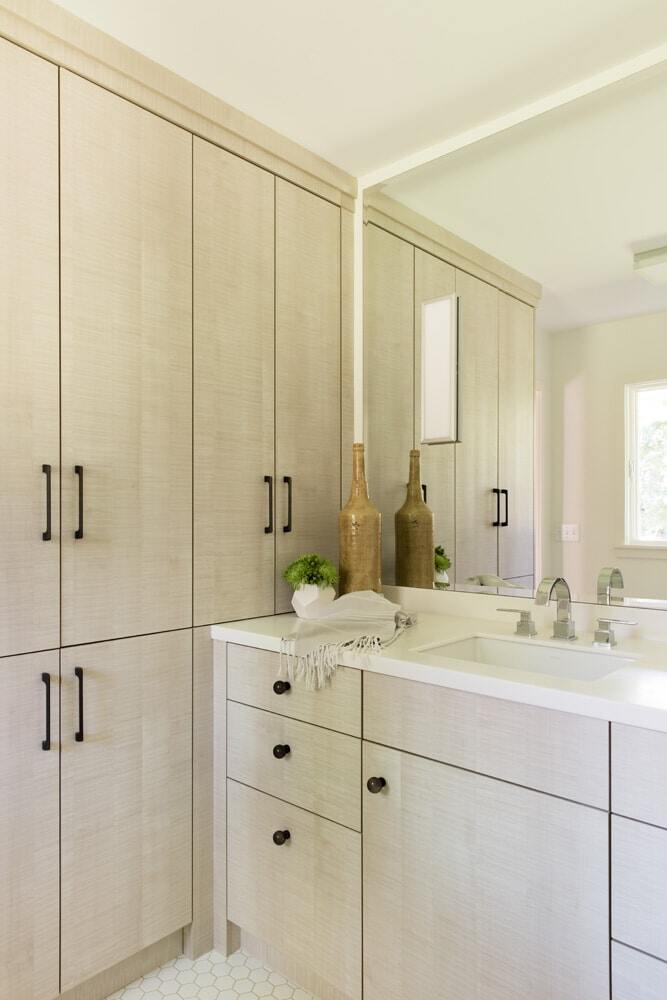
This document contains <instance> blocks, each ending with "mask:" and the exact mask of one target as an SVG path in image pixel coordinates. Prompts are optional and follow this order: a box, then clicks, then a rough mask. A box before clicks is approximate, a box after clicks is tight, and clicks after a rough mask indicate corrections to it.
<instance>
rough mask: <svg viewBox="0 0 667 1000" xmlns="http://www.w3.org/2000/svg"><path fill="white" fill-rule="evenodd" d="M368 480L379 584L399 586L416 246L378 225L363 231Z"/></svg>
mask: <svg viewBox="0 0 667 1000" xmlns="http://www.w3.org/2000/svg"><path fill="white" fill-rule="evenodd" d="M364 242H365V245H364V259H365V282H364V398H365V407H364V408H365V411H366V420H367V427H366V440H367V442H368V449H367V451H368V455H367V461H366V474H367V479H368V487H369V491H370V495H371V498H372V500H373V503H374V504H375V505H376V507H377V508H378V510H379V511H380V513H381V514H382V581H383V583H387V584H394V583H395V582H396V574H395V569H396V563H395V553H394V514H395V513H396V511H397V510H398V508H399V507H400V506H401V505H402V504H403V503H404V501H405V486H406V483H407V481H408V471H409V454H410V449H411V448H413V447H414V440H415V435H414V400H415V392H414V362H415V359H414V350H415V347H414V261H415V258H414V253H415V251H414V247H413V246H412V244H410V243H406V242H405V240H401V239H399V238H398V237H397V236H392V235H391V233H387V232H385V231H384V230H383V229H379V228H378V227H377V226H373V225H367V226H366V229H365V233H364Z"/></svg>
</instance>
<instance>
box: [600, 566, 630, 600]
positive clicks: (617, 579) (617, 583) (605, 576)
mask: <svg viewBox="0 0 667 1000" xmlns="http://www.w3.org/2000/svg"><path fill="white" fill-rule="evenodd" d="M623 586H624V584H623V574H622V573H621V571H620V569H619V568H618V567H617V566H603V567H602V569H601V570H600V572H599V573H598V604H611V602H612V594H611V589H612V587H614V588H616V589H617V590H622V589H623Z"/></svg>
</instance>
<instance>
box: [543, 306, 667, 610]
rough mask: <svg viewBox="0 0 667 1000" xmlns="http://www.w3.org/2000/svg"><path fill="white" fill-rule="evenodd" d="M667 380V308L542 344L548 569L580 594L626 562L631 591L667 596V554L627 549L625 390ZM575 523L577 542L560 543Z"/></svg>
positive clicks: (627, 585)
mask: <svg viewBox="0 0 667 1000" xmlns="http://www.w3.org/2000/svg"><path fill="white" fill-rule="evenodd" d="M658 378H667V313H664V312H663V313H656V314H653V315H649V316H637V317H633V318H631V319H624V320H617V321H614V322H611V323H600V324H596V325H595V326H588V327H583V328H581V329H577V330H570V331H568V332H565V333H553V334H543V333H540V334H539V336H538V340H537V362H536V382H537V384H538V386H539V384H540V383H541V384H543V385H544V394H545V419H544V466H545V483H544V487H545V489H544V495H545V504H544V506H543V517H544V531H543V571H544V573H545V575H552V574H558V575H563V576H565V577H566V579H567V580H568V582H569V583H570V586H571V588H572V591H573V595H575V594H576V596H577V597H578V598H579V599H582V600H586V599H590V598H591V597H592V596H593V595H594V593H595V583H596V575H597V571H598V569H599V568H600V567H602V566H605V565H614V566H619V567H620V569H621V571H622V573H623V576H624V578H625V595H626V596H634V597H654V598H655V597H660V598H667V552H665V551H664V550H663V551H662V552H660V551H655V550H652V551H651V552H649V553H647V554H644V553H642V554H641V557H638V556H637V553H636V550H635V552H631V551H629V550H625V549H624V547H623V541H624V504H625V478H624V465H625V430H624V386H625V384H626V383H629V382H641V381H645V380H649V379H658ZM563 523H564V524H578V525H579V532H580V535H579V538H580V540H579V541H578V542H567V543H562V542H558V541H556V535H555V532H556V531H557V530H558V528H559V526H560V525H561V524H563Z"/></svg>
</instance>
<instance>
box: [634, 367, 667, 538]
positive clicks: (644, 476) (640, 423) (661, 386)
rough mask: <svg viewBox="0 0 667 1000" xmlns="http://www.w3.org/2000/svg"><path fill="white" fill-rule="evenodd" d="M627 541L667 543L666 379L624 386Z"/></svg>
mask: <svg viewBox="0 0 667 1000" xmlns="http://www.w3.org/2000/svg"><path fill="white" fill-rule="evenodd" d="M625 449H626V455H625V457H626V474H625V543H626V545H649V546H662V545H664V546H665V547H667V380H662V381H660V382H638V383H636V384H634V385H626V387H625Z"/></svg>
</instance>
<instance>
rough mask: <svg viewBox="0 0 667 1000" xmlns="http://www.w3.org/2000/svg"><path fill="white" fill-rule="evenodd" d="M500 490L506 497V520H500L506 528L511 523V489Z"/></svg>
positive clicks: (501, 525)
mask: <svg viewBox="0 0 667 1000" xmlns="http://www.w3.org/2000/svg"><path fill="white" fill-rule="evenodd" d="M500 492H501V494H502V495H503V496H504V497H505V520H504V521H501V522H500V527H501V528H506V527H507V525H508V524H509V523H510V494H509V490H501V491H500Z"/></svg>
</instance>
